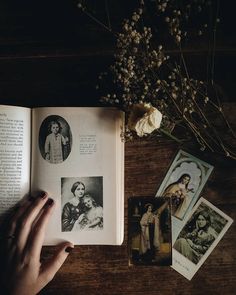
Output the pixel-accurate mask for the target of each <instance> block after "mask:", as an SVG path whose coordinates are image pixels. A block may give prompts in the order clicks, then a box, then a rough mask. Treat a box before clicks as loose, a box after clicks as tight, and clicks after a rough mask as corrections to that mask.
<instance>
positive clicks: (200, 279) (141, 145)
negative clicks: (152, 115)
mask: <svg viewBox="0 0 236 295" xmlns="http://www.w3.org/2000/svg"><path fill="white" fill-rule="evenodd" d="M178 149H179V147H178V146H177V145H175V144H173V143H171V142H169V143H168V142H155V141H152V142H150V141H145V140H140V141H136V142H132V143H127V144H126V148H125V238H124V243H123V244H122V246H76V247H75V249H74V251H73V252H72V253H71V255H70V257H69V258H68V260H67V261H66V263H65V265H64V266H63V267H62V269H61V270H60V272H59V273H58V275H57V276H56V277H55V278H54V280H53V281H52V282H51V283H50V284H49V285H48V286H47V287H46V288H45V290H44V291H42V294H104V295H105V294H133V295H135V294H176V295H177V294H179V295H180V294H181V295H185V294H186V295H189V294H192V295H195V294H196V295H197V294H215V295H216V294H217V295H221V294H232V295H233V294H235V289H236V251H235V243H236V225H235V223H233V225H232V226H231V228H230V229H229V231H228V232H227V233H226V235H225V236H224V238H223V239H222V240H221V241H220V243H219V244H218V246H217V247H216V248H215V249H214V251H213V252H212V254H211V255H210V256H209V257H208V259H207V260H206V262H205V263H204V264H203V266H202V267H201V268H200V270H199V271H198V272H197V274H196V275H195V277H194V278H193V279H192V280H191V281H188V280H187V279H185V278H184V277H182V276H181V275H180V274H179V273H177V272H176V271H174V270H173V269H172V268H171V267H158V266H132V267H130V266H128V250H127V238H128V231H127V230H128V229H127V221H128V220H127V212H128V211H127V204H128V203H127V199H128V197H130V196H147V195H150V196H153V195H155V193H156V191H157V188H158V186H159V185H160V183H161V181H162V179H163V178H164V176H165V174H166V172H167V169H168V167H169V165H170V164H171V161H172V159H173V157H174V156H175V154H176V152H177V151H178ZM190 152H192V153H193V154H197V155H198V156H199V153H198V152H196V153H195V152H194V150H193V149H191V150H190ZM200 157H201V159H204V160H208V162H210V163H212V164H213V165H214V166H215V169H214V172H213V173H212V175H211V177H210V179H209V181H208V182H207V185H206V186H205V188H204V189H203V191H202V194H201V196H203V197H204V198H206V199H207V200H208V201H210V202H212V203H213V204H214V205H215V206H217V207H218V208H219V209H221V210H222V211H223V212H225V213H226V214H228V215H229V216H230V217H232V218H233V219H234V220H235V219H236V198H235V190H236V165H235V162H233V161H228V160H226V159H224V158H222V157H217V156H216V155H212V154H206V153H202V154H200ZM53 250H54V249H52V248H50V247H46V248H45V249H44V255H43V256H44V257H45V258H46V257H48V256H50V255H52V253H53Z"/></svg>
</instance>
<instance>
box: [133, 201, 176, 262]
mask: <svg viewBox="0 0 236 295" xmlns="http://www.w3.org/2000/svg"><path fill="white" fill-rule="evenodd" d="M169 206H170V199H169V198H153V197H149V198H141V197H135V198H130V199H129V248H130V263H131V264H140V265H143V264H147V265H152V264H155V265H170V264H171V224H170V215H169V216H164V215H165V214H164V213H163V212H164V210H165V209H166V208H168V209H170V208H169ZM166 212H167V213H168V212H170V211H169V210H167V211H166Z"/></svg>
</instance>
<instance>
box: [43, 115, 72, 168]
mask: <svg viewBox="0 0 236 295" xmlns="http://www.w3.org/2000/svg"><path fill="white" fill-rule="evenodd" d="M38 143H39V149H40V153H41V155H42V157H43V158H44V159H45V160H46V161H47V162H49V163H52V164H58V163H62V162H63V161H65V160H66V159H67V157H68V156H69V154H70V152H71V147H72V134H71V130H70V126H69V124H68V123H67V122H66V120H65V119H64V118H62V117H61V116H58V115H50V116H48V117H46V118H45V119H44V120H43V122H42V124H41V126H40V130H39V141H38Z"/></svg>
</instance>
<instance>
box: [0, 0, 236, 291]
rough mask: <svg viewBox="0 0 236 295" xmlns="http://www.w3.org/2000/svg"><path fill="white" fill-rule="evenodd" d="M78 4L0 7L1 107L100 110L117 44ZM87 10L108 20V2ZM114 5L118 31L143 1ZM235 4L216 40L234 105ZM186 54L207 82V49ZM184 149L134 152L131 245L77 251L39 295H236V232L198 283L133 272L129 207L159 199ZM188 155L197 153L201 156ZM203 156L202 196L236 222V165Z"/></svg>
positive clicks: (161, 145) (158, 272) (128, 165)
mask: <svg viewBox="0 0 236 295" xmlns="http://www.w3.org/2000/svg"><path fill="white" fill-rule="evenodd" d="M76 2H77V1H68V0H63V1H57V0H50V1H46V0H42V1H40V2H36V1H28V0H22V1H14V0H12V1H9V0H2V1H1V3H0V36H1V38H0V45H1V46H0V103H4V104H13V105H14V104H15V105H25V106H36V105H37V106H46V105H47V106H51V105H55V103H57V105H60V106H66V105H70V106H72V105H78V106H84V105H86V106H88V105H89V106H90V105H97V104H98V101H99V94H98V93H97V92H96V90H95V85H96V83H97V77H98V75H99V73H100V72H101V71H105V70H106V69H107V67H108V65H109V64H110V63H111V62H112V59H113V54H114V36H113V35H112V34H110V33H109V32H107V31H106V30H104V29H103V28H101V27H99V26H98V25H97V23H96V22H93V21H91V19H89V18H87V17H86V16H85V15H83V14H82V13H81V12H80V11H79V10H78V9H77V7H76ZM88 2H92V6H93V7H94V8H95V10H97V12H98V17H99V18H101V19H102V18H103V17H104V11H105V4H104V3H105V2H106V1H105V2H103V3H102V4H100V1H88ZM95 2H97V5H95ZM107 2H109V3H108V4H109V8H110V9H111V22H112V24H113V25H114V26H113V28H114V29H115V30H117V31H118V30H119V29H120V23H121V22H122V20H123V19H124V17H129V16H130V13H131V11H133V10H134V8H135V7H136V5H137V1H134V0H132V1H131V0H130V1H127V0H120V1H113V3H111V2H112V1H107ZM98 3H99V4H98ZM93 4H94V5H93ZM233 4H234V3H230V5H229V3H228V1H221V6H220V13H221V14H222V15H223V21H222V26H221V27H220V29H219V30H218V31H217V33H218V34H217V37H218V39H217V43H216V57H215V82H216V84H217V85H220V86H221V88H222V89H223V95H222V96H223V98H224V100H225V101H228V102H231V103H233V102H234V99H235V65H236V58H235V57H236V50H235V48H236V45H235V44H236V38H235V36H236V35H235V30H234V27H235V26H234V17H235V9H234V8H233V7H232V5H233ZM159 33H160V31H158V34H159ZM167 45H168V44H167ZM170 55H171V52H170ZM186 55H187V59H188V61H190V67H191V72H193V73H197V76H199V77H203V78H202V79H204V77H205V75H206V67H205V66H202V67H200V66H199V64H200V62H202V61H203V63H204V62H205V61H206V60H207V59H208V58H209V56H208V42H206V43H202V44H198V43H197V44H195V43H194V44H190V45H189V47H188V48H187V50H186ZM205 65H206V64H205ZM221 92H222V91H221ZM235 115H236V109H234V110H232V108H231V105H230V106H229V112H228V116H231V117H232V118H231V121H235ZM178 149H179V147H178V146H177V145H176V144H174V143H173V142H168V141H162V142H155V141H152V142H148V141H141V140H140V141H136V142H132V143H127V144H126V147H125V237H124V243H123V244H122V246H120V247H111V246H80V247H75V249H74V251H73V253H71V255H70V256H69V258H68V260H67V261H66V263H65V264H64V265H63V267H62V268H61V270H60V271H59V273H58V274H57V275H56V277H55V278H54V279H53V281H52V282H51V283H50V284H49V285H48V286H47V287H46V288H45V289H44V290H43V291H42V292H41V294H57V295H58V294H62V295H66V294H74V295H76V294H81V295H82V294H86V295H93V294H109V295H110V294H124V295H126V294H133V295H137V294H163V295H165V294H171V295H172V294H175V295H177V294H179V295H184V294H186V295H189V294H191V295H194V294H199V295H200V294H201V295H202V294H208V295H209V294H214V295H221V294H224V295H231V294H235V290H236V251H235V245H236V225H235V223H233V225H232V226H231V228H230V229H229V231H228V232H227V234H226V235H225V236H224V238H223V240H222V241H220V243H219V244H218V246H217V247H216V249H215V250H214V251H213V253H212V254H211V255H210V257H209V258H208V259H207V260H206V262H205V263H204V265H203V266H202V267H201V269H200V270H199V271H198V273H197V274H196V275H195V277H194V278H193V279H192V281H191V282H189V281H187V280H186V279H185V278H184V277H182V276H181V275H180V274H178V273H177V272H176V271H174V270H173V269H172V268H170V267H157V266H156V267H144V266H139V267H138V266H133V267H129V266H128V250H127V199H128V197H130V196H147V195H150V196H152V195H154V194H155V193H156V191H157V189H158V187H159V185H160V183H161V181H162V179H163V178H164V175H165V173H166V171H167V169H168V167H169V165H170V163H171V161H172V159H173V157H174V155H175V154H176V152H177V151H178ZM189 151H190V152H191V153H194V154H195V153H197V154H199V151H198V150H197V149H192V148H191V149H190V150H189ZM200 157H201V158H203V159H206V160H207V161H210V162H212V163H213V162H214V165H215V170H214V172H213V174H212V175H211V178H210V179H209V181H208V182H207V185H206V187H205V188H204V190H203V192H202V196H204V197H205V198H206V199H208V200H209V201H210V202H212V203H213V204H214V205H215V206H217V207H219V209H221V210H223V211H224V212H225V213H226V214H228V215H229V216H231V217H232V218H233V219H234V220H236V197H235V196H236V164H235V162H233V161H229V160H226V159H224V158H222V157H215V155H208V154H200ZM54 250H55V249H54V247H47V248H44V250H43V258H48V257H49V256H51V255H52V254H53V253H54ZM19 295H20V294H19Z"/></svg>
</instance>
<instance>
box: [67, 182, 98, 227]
mask: <svg viewBox="0 0 236 295" xmlns="http://www.w3.org/2000/svg"><path fill="white" fill-rule="evenodd" d="M61 198H62V200H61V204H62V214H61V230H62V232H67V231H81V230H101V229H103V177H101V176H99V177H97V176H96V177H65V178H61Z"/></svg>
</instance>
